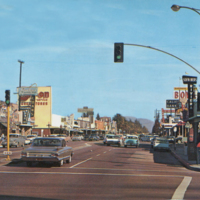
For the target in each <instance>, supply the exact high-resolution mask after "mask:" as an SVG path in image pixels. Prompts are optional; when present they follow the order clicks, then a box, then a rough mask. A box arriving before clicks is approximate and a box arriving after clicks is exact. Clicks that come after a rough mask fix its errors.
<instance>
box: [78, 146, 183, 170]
mask: <svg viewBox="0 0 200 200" xmlns="http://www.w3.org/2000/svg"><path fill="white" fill-rule="evenodd" d="M85 155H88V154H85ZM156 157H158V158H161V162H157V163H155V162H154V154H153V153H150V152H149V151H144V150H143V148H119V147H111V146H109V147H107V148H106V147H104V148H102V149H101V151H98V152H95V151H94V152H93V153H92V152H91V153H90V154H89V155H88V156H85V159H88V160H86V162H80V164H79V165H76V166H74V168H79V169H81V168H83V169H87V168H89V169H93V170H94V169H103V170H105V169H108V170H111V169H113V170H114V169H118V170H124V169H126V170H127V171H128V170H131V169H134V170H135V171H142V170H143V171H146V173H148V171H152V172H155V171H159V172H162V173H170V171H176V172H178V173H181V172H182V171H183V172H185V171H186V169H185V168H183V167H182V166H180V165H177V163H178V162H177V163H176V162H175V161H174V164H176V165H172V164H171V165H169V164H168V163H169V162H170V160H171V159H172V160H173V159H174V158H173V156H172V155H171V154H170V153H169V152H156ZM89 158H90V159H89ZM79 160H81V159H79ZM164 160H165V162H164Z"/></svg>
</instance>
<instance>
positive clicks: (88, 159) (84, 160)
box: [70, 158, 92, 168]
mask: <svg viewBox="0 0 200 200" xmlns="http://www.w3.org/2000/svg"><path fill="white" fill-rule="evenodd" d="M91 159H92V158H88V159H87V160H84V161H82V162H79V163H77V164H75V165H73V166H71V167H70V168H73V167H76V166H77V165H80V164H82V163H84V162H87V161H88V160H91Z"/></svg>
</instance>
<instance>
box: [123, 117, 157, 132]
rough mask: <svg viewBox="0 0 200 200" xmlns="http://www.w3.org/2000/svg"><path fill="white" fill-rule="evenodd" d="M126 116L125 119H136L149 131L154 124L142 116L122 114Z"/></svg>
mask: <svg viewBox="0 0 200 200" xmlns="http://www.w3.org/2000/svg"><path fill="white" fill-rule="evenodd" d="M124 117H125V118H126V120H128V121H129V120H131V121H132V122H134V121H135V120H136V119H137V120H138V121H139V122H140V123H141V124H142V126H146V128H147V129H148V131H149V132H150V133H151V132H152V128H153V125H154V122H153V121H151V120H149V119H144V118H136V117H130V116H124Z"/></svg>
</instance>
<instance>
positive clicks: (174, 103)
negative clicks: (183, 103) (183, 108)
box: [166, 99, 179, 108]
mask: <svg viewBox="0 0 200 200" xmlns="http://www.w3.org/2000/svg"><path fill="white" fill-rule="evenodd" d="M178 103H179V100H177V99H168V100H166V108H178V106H179V105H178Z"/></svg>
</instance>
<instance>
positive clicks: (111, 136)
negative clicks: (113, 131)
mask: <svg viewBox="0 0 200 200" xmlns="http://www.w3.org/2000/svg"><path fill="white" fill-rule="evenodd" d="M106 137H107V138H114V137H115V136H114V135H107V136H106Z"/></svg>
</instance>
